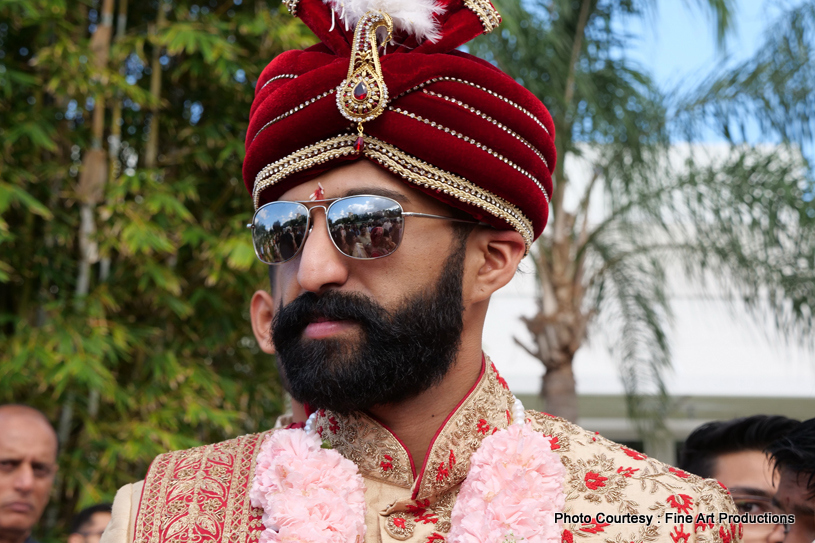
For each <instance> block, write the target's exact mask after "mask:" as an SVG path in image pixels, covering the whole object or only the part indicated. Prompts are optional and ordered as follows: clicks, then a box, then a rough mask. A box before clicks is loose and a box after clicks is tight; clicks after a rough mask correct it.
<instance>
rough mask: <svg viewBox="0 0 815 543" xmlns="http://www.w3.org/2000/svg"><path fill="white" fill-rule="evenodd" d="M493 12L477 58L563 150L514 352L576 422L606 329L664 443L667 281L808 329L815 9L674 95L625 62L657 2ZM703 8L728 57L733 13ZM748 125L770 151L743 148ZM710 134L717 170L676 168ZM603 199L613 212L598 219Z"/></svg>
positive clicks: (642, 414) (636, 407)
mask: <svg viewBox="0 0 815 543" xmlns="http://www.w3.org/2000/svg"><path fill="white" fill-rule="evenodd" d="M699 2H700V3H703V2H702V0H699ZM499 4H500V5H499V10H500V11H501V12H502V14H504V23H503V30H502V31H501V32H500V33H495V34H494V35H491V36H485V37H483V38H480V39H479V40H478V41H476V42H475V44H474V52H475V53H477V54H480V55H482V56H483V57H485V58H486V59H487V60H490V61H493V62H495V63H497V64H498V65H499V66H500V67H501V68H502V69H503V70H505V71H506V72H507V73H509V74H510V75H511V76H513V77H515V78H517V79H518V80H519V81H521V82H522V83H523V84H524V85H525V86H526V87H527V88H528V89H529V90H531V91H532V92H533V93H535V94H536V95H537V96H538V97H540V98H541V99H542V100H543V102H544V103H545V104H546V106H547V107H548V108H549V111H550V112H551V113H552V116H553V118H554V121H555V128H556V145H557V151H558V164H557V168H556V170H555V174H554V183H555V192H554V195H553V198H552V202H551V213H552V218H551V219H550V225H549V226H548V227H547V229H546V230H545V231H544V235H543V236H542V238H541V239H540V240H539V241H538V243H537V244H536V246H535V248H534V250H533V259H534V263H535V268H536V274H537V280H538V281H537V283H538V293H539V295H538V299H537V302H538V312H537V314H536V315H534V316H533V317H530V318H524V319H523V321H524V323H525V324H526V327H527V329H528V331H529V333H530V335H531V345H529V344H527V341H522V340H520V339H518V338H516V339H515V341H516V342H517V343H519V344H520V345H521V346H522V347H523V348H524V349H526V351H527V352H529V353H530V354H531V355H532V356H534V357H535V358H537V359H538V360H540V361H541V363H542V364H543V365H544V367H545V375H544V378H543V384H542V391H541V395H542V396H543V397H544V398H545V400H546V408H547V411H549V412H550V413H553V414H556V415H559V416H563V417H565V418H567V419H571V420H575V419H576V417H577V400H576V393H575V378H574V372H573V368H572V362H573V359H574V355H575V353H576V352H577V350H578V349H579V348H580V347H581V346H582V345H583V344H584V342H585V340H586V338H587V334H588V333H589V332H590V331H591V328H592V325H593V324H594V323H595V322H596V321H597V319H598V317H600V316H602V317H603V322H604V323H612V327H613V328H614V330H611V331H610V332H611V334H610V337H617V338H619V340H618V341H616V342H615V343H614V345H612V351H613V352H614V353H615V356H616V358H617V360H618V361H619V365H620V372H621V376H622V381H623V384H624V388H625V391H626V395H627V398H628V409H629V415H630V416H631V417H632V418H633V419H634V420H635V421H638V422H639V425H640V429H641V430H643V431H656V430H658V429H659V428H660V423H661V421H662V420H663V418H664V414H665V410H666V409H667V405H668V402H667V392H666V388H665V385H664V381H663V374H664V371H665V369H666V368H668V367H669V366H670V348H669V342H668V340H667V327H668V326H669V324H670V320H671V307H670V303H669V298H668V292H667V286H668V282H667V276H668V273H669V269H670V270H673V269H674V268H676V267H680V268H681V269H682V270H684V271H685V272H686V273H687V274H688V276H689V277H691V278H692V279H694V280H697V281H703V280H705V279H710V278H711V277H713V278H725V279H724V280H721V281H718V284H717V287H716V288H717V289H724V290H725V291H727V292H728V293H731V294H733V295H734V296H735V299H739V300H743V302H744V304H745V305H746V306H747V308H749V309H753V310H756V309H759V308H766V307H769V308H770V309H771V310H772V311H773V313H774V315H775V316H776V323H777V325H778V327H779V328H780V329H781V330H782V331H784V332H787V333H791V334H795V333H797V334H800V337H806V334H807V333H808V332H810V331H811V330H812V325H813V320H812V308H813V307H815V281H813V278H814V276H815V274H814V273H813V270H814V269H815V205H813V202H812V195H813V186H814V185H813V175H812V171H811V170H809V169H808V167H807V161H806V159H805V158H804V156H803V155H802V152H801V149H802V148H803V149H804V151H806V150H807V148H806V147H805V144H806V142H808V141H810V138H811V135H812V128H813V122H815V121H814V120H813V118H812V115H811V113H812V112H813V111H815V105H813V102H815V93H813V87H815V74H814V73H813V72H815V57H813V56H812V54H813V43H815V39H814V38H815V3H813V2H811V1H810V2H806V3H803V4H800V5H799V6H798V7H795V8H792V9H790V10H789V11H788V12H787V13H785V14H784V15H783V17H782V18H781V19H780V20H779V22H778V23H777V25H776V26H775V27H774V28H773V29H772V30H771V32H770V33H769V34H768V38H767V43H766V44H765V46H764V47H762V48H761V49H760V50H759V53H758V54H757V56H756V58H754V59H751V60H750V61H747V62H744V63H742V64H739V65H737V66H735V67H732V68H729V69H727V70H722V69H721V68H720V69H718V70H717V71H716V72H714V75H712V76H711V77H710V78H708V79H706V80H704V82H703V83H702V84H701V85H699V86H698V87H696V88H694V89H691V90H686V89H679V90H678V91H677V92H673V93H670V94H669V95H667V96H666V95H664V94H662V93H660V92H659V91H658V89H657V88H656V86H655V85H654V84H653V82H652V81H651V79H650V78H649V76H648V75H647V74H646V73H644V72H642V71H641V70H640V69H638V67H637V66H636V65H635V64H634V63H633V62H631V61H630V59H628V58H626V57H625V55H624V54H622V53H621V51H623V50H624V45H625V42H626V40H628V39H630V38H631V37H630V36H629V35H627V34H626V33H625V32H624V31H622V30H620V28H623V27H624V25H623V24H620V23H621V20H624V19H626V18H629V19H630V18H637V17H640V18H641V17H645V16H647V13H646V11H645V10H646V9H648V8H649V6H648V5H647V3H646V4H645V5H643V4H642V3H637V2H627V1H622V0H616V1H613V0H612V1H605V0H582V1H581V2H573V1H570V0H533V1H529V2H526V1H524V2H519V1H518V0H504V1H503V2H499ZM706 5H707V6H708V7H709V8H710V10H711V11H712V13H713V14H714V15H715V19H716V25H717V30H718V35H719V39H720V43H721V41H722V40H724V38H725V36H726V33H727V31H728V29H729V27H730V14H731V13H732V5H731V2H729V1H726V0H710V2H709V3H708V4H706ZM746 115H749V116H751V117H752V118H755V119H757V122H758V123H759V125H760V126H761V127H762V130H763V131H764V134H765V137H766V139H767V141H770V142H773V143H774V144H775V145H774V146H773V147H772V148H771V149H770V148H767V147H764V148H757V147H754V146H753V147H751V146H746V145H743V143H744V135H743V132H744V131H743V130H740V129H739V127H740V125H741V124H742V123H743V119H745V118H746V117H745V116H746ZM711 128H713V129H714V130H717V131H718V132H719V133H720V134H722V135H723V136H724V137H725V138H727V140H728V142H729V145H728V146H727V149H726V151H725V152H724V153H721V154H720V155H718V156H717V157H714V159H711V158H710V157H706V156H703V153H701V152H700V151H699V149H700V147H699V146H693V145H689V146H686V149H687V151H686V152H685V153H684V154H683V155H682V156H679V155H677V151H676V147H675V146H672V144H674V143H676V141H677V140H680V139H683V140H686V141H690V142H692V141H693V140H694V138H696V137H697V135H698V134H700V133H702V131H703V130H710V129H711ZM678 135H679V136H681V137H678ZM672 149H673V150H672ZM779 150H781V152H779ZM678 157H679V160H678V159H677V158H678ZM567 160H578V161H581V162H582V163H583V166H584V167H583V168H581V169H580V171H585V172H589V173H588V174H587V176H586V178H584V179H570V178H569V176H568V175H567V173H566V170H565V168H564V165H565V163H566V161H567ZM598 198H602V200H603V206H602V207H603V209H604V214H603V216H602V217H601V218H599V219H596V218H593V219H591V220H590V218H589V209H590V206H593V205H594V204H596V200H597V199H598ZM570 201H572V202H577V204H576V205H569V204H568V202H570Z"/></svg>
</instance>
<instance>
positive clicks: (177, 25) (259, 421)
mask: <svg viewBox="0 0 815 543" xmlns="http://www.w3.org/2000/svg"><path fill="white" fill-rule="evenodd" d="M101 5H102V2H100V1H98V0H81V1H77V2H65V1H64V0H2V1H0V97H2V98H0V403H5V402H18V403H26V404H30V405H33V406H35V407H38V408H40V409H42V410H43V411H44V412H45V413H46V414H47V415H48V416H49V417H50V418H51V419H52V421H54V422H55V426H57V429H58V431H59V433H60V435H61V437H62V438H63V440H64V441H63V443H62V450H61V453H60V458H59V462H60V472H59V473H60V474H59V476H58V480H57V484H56V486H55V492H54V495H53V497H52V500H51V503H52V506H51V509H50V511H49V512H48V513H47V515H46V521H45V522H44V523H43V526H42V527H41V528H42V531H41V533H40V534H38V535H39V536H40V537H43V538H45V539H46V540H55V539H56V538H59V537H60V535H61V534H64V533H65V530H66V528H67V526H68V523H69V520H70V518H71V516H72V515H73V514H74V513H75V512H76V511H77V510H78V509H79V508H81V507H83V506H87V505H90V504H92V503H97V502H100V501H110V500H112V498H113V495H114V493H115V491H116V489H117V488H118V487H119V486H120V485H122V484H124V483H127V482H133V481H135V480H138V479H140V478H141V477H143V476H144V473H145V471H146V468H147V466H148V463H149V462H150V461H151V460H152V458H153V457H154V456H155V455H156V454H159V453H162V452H165V451H167V450H171V449H178V448H186V447H192V446H196V445H199V444H202V443H208V442H214V441H218V440H222V439H226V438H229V437H234V436H236V435H241V434H244V433H247V432H255V431H259V430H262V429H265V428H268V427H270V426H271V425H273V424H274V420H275V417H276V416H277V414H279V413H280V412H281V410H282V392H281V388H280V385H279V383H278V379H277V370H276V367H275V363H274V359H273V358H271V357H269V356H268V355H264V354H263V353H261V352H260V349H259V348H258V346H257V344H256V341H255V339H254V337H253V335H252V333H251V328H250V324H249V321H248V303H249V299H250V297H251V295H252V292H253V291H254V290H256V289H258V288H267V281H268V279H267V278H266V277H267V275H266V270H265V268H264V267H263V266H262V265H260V263H258V262H256V259H255V258H254V253H253V251H252V247H251V242H250V238H249V236H248V234H247V233H246V229H245V228H244V227H243V226H244V225H245V224H246V223H247V222H248V220H249V219H250V217H251V209H252V207H251V199H250V197H249V196H248V194H247V193H246V189H245V188H244V186H243V183H242V181H241V165H242V161H243V140H244V137H245V130H246V127H247V124H248V114H249V106H250V104H251V100H252V96H253V92H254V83H255V82H256V80H257V78H258V76H259V74H260V72H261V70H262V68H263V67H265V65H266V64H267V63H268V62H269V60H271V59H272V58H273V57H274V56H275V55H276V54H278V53H279V52H281V51H283V50H285V49H289V48H292V47H304V46H307V45H309V44H310V43H311V41H312V40H313V37H312V36H311V35H310V33H309V32H308V31H307V30H306V29H305V27H304V26H302V25H301V24H300V23H299V22H298V21H297V20H296V19H293V18H292V17H290V16H289V15H288V14H287V13H285V12H284V11H283V10H281V9H279V7H280V6H279V3H278V2H274V3H273V4H270V5H267V4H266V3H265V2H262V1H259V0H243V2H240V1H225V0H217V1H216V0H212V1H206V2H200V3H198V4H196V3H195V2H193V1H182V0H179V1H173V2H166V1H165V0H161V3H159V2H158V1H155V0H154V1H150V2H134V1H132V0H131V1H130V2H129V4H128V6H129V7H128V9H127V13H119V12H118V11H119V9H120V7H121V6H122V5H123V4H122V2H121V0H118V1H117V2H116V4H115V5H116V10H117V11H116V12H115V17H114V21H117V20H118V19H119V17H120V16H122V15H126V27H125V32H124V34H121V35H116V36H115V37H114V38H113V42H112V44H111V46H110V57H109V60H108V62H107V64H104V65H101V66H100V65H98V64H96V63H95V62H94V59H95V55H96V54H97V53H96V52H95V51H94V50H93V49H92V47H91V37H92V35H93V32H94V30H95V29H96V25H98V24H100V22H101V15H100V13H99V11H100V9H101V7H102V6H101ZM270 6H273V7H270ZM163 8H166V9H167V12H166V15H167V16H166V23H164V24H162V25H161V26H159V27H158V28H156V27H155V25H156V21H157V19H158V17H157V14H158V10H159V9H163ZM115 24H116V23H114V25H115ZM113 30H114V34H115V33H116V28H115V26H114V29H113ZM154 52H157V53H158V54H157V55H156V58H157V59H158V62H159V63H158V64H157V66H159V67H160V70H161V89H162V90H161V92H160V95H159V96H153V94H152V93H151V90H150V79H151V77H150V76H151V70H152V68H153V65H154V64H153V58H154ZM102 101H104V104H105V106H106V111H105V116H104V123H105V130H104V135H103V138H102V142H101V143H103V144H105V145H104V150H105V152H106V155H107V153H108V152H109V151H111V150H112V153H111V156H109V164H107V165H106V168H107V169H108V170H109V172H110V173H109V175H108V178H107V182H106V184H105V186H104V193H103V196H102V198H101V200H99V201H98V202H94V203H92V205H90V206H85V205H84V203H83V202H84V200H83V198H82V195H81V193H80V192H79V190H78V188H79V179H80V178H81V176H82V168H83V161H84V159H85V158H86V155H87V153H88V151H89V150H90V149H91V148H92V146H93V145H94V136H93V132H92V127H91V124H92V117H93V114H94V109H95V108H96V107H97V104H100V103H102ZM117 103H118V104H119V105H121V109H120V111H121V117H120V118H117V117H116V113H115V111H116V109H117V108H115V107H114V106H115V105H116V104H117ZM154 106H157V107H158V110H157V112H156V113H155V115H154V114H153V113H152V108H153V107H154ZM115 125H119V126H120V131H119V132H120V134H121V137H120V138H121V139H120V140H119V139H117V136H116V134H115V133H114V131H113V127H114V126H115ZM156 126H158V153H157V162H156V165H155V167H152V168H146V167H145V156H146V149H147V145H148V140H149V136H150V133H151V131H152V130H155V129H156V128H155V127H156ZM83 207H88V209H90V211H91V212H92V214H93V221H92V225H93V226H94V229H93V231H92V232H90V234H89V240H90V242H91V250H90V251H89V253H87V254H89V256H90V262H91V269H90V271H91V280H90V285H89V289H88V292H87V294H83V293H82V292H81V289H80V290H79V294H78V277H79V276H80V272H81V260H82V258H83V250H82V247H81V246H80V237H81V236H80V227H81V225H82V224H83V223H82V218H81V214H82V212H83V211H82V209H83Z"/></svg>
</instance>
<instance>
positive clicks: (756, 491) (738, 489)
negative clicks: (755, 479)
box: [728, 486, 773, 498]
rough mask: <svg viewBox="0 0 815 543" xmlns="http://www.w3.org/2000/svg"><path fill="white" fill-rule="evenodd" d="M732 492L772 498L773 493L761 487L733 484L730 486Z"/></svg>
mask: <svg viewBox="0 0 815 543" xmlns="http://www.w3.org/2000/svg"><path fill="white" fill-rule="evenodd" d="M728 490H729V491H730V493H731V494H747V495H748V496H756V497H762V498H772V497H773V494H772V493H771V492H767V491H766V490H762V489H760V488H752V487H749V486H732V487H728Z"/></svg>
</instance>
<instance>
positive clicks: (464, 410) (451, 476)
mask: <svg viewBox="0 0 815 543" xmlns="http://www.w3.org/2000/svg"><path fill="white" fill-rule="evenodd" d="M513 401H514V399H513V395H512V393H511V392H510V391H509V388H508V387H507V384H506V381H504V379H503V378H501V376H500V375H498V371H497V370H496V369H495V365H494V364H493V363H492V362H491V361H490V360H489V358H487V357H486V356H484V357H482V368H481V374H480V375H479V378H478V379H477V381H476V383H475V384H474V385H473V387H472V388H471V389H470V391H469V392H468V393H467V394H466V395H465V396H464V398H462V400H461V401H460V402H459V404H458V405H457V406H456V407H455V408H454V409H453V411H452V412H451V413H450V414H449V415H448V416H447V418H446V419H445V421H444V422H443V423H442V425H441V427H440V428H439V430H438V432H437V433H436V435H435V436H434V437H433V440H432V441H431V443H430V447H429V448H428V452H427V454H426V455H425V461H424V465H423V466H420V467H419V469H418V471H417V467H416V466H415V465H414V463H413V459H412V458H411V456H410V453H409V452H408V450H407V448H406V447H405V446H404V445H403V443H402V442H401V441H400V440H399V438H398V436H396V435H395V434H394V433H393V432H392V431H391V430H390V429H389V428H387V427H386V426H385V425H383V424H382V423H380V422H379V421H377V420H376V419H374V418H373V417H371V416H370V415H367V414H365V413H362V412H355V413H351V414H349V415H340V414H338V413H334V412H332V411H329V410H320V411H318V413H317V420H316V421H315V423H314V427H315V428H316V429H317V432H318V433H319V434H320V436H321V437H322V438H323V439H327V440H328V441H329V442H330V443H331V446H332V447H333V448H334V449H335V450H337V451H338V452H339V453H340V454H342V455H343V456H345V457H346V458H348V459H349V460H351V461H353V462H354V463H355V464H356V465H357V466H358V467H359V470H360V473H361V474H362V475H363V476H364V477H366V478H369V479H376V480H381V481H383V482H386V483H389V484H393V485H396V486H398V487H402V488H406V489H411V500H413V501H414V502H424V501H425V500H428V501H429V503H433V502H435V501H436V499H437V498H438V497H439V496H441V495H443V494H446V493H447V492H448V491H450V490H452V489H454V488H455V487H457V486H458V485H459V484H461V482H462V481H464V479H465V478H466V477H467V473H468V471H469V469H470V459H471V457H472V455H473V453H474V452H475V451H476V450H477V449H478V447H479V445H481V441H482V440H483V439H484V438H485V437H487V436H488V435H491V434H492V433H494V432H497V431H498V430H501V429H503V428H506V427H507V426H509V423H510V418H511V413H512V403H513ZM399 505H400V504H399V503H398V502H397V504H394V506H395V507H399Z"/></svg>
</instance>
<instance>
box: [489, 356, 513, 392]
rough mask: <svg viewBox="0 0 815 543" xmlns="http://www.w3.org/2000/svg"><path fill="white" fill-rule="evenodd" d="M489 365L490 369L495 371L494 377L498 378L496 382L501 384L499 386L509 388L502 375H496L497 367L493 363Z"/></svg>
mask: <svg viewBox="0 0 815 543" xmlns="http://www.w3.org/2000/svg"><path fill="white" fill-rule="evenodd" d="M490 365H491V366H492V371H494V372H495V378H496V379H498V382H499V383H500V384H501V386H502V387H504V388H505V389H507V390H509V386H508V385H507V382H506V380H505V379H504V378H503V377H501V376H500V375H498V369H496V367H495V363H492V364H490Z"/></svg>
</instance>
